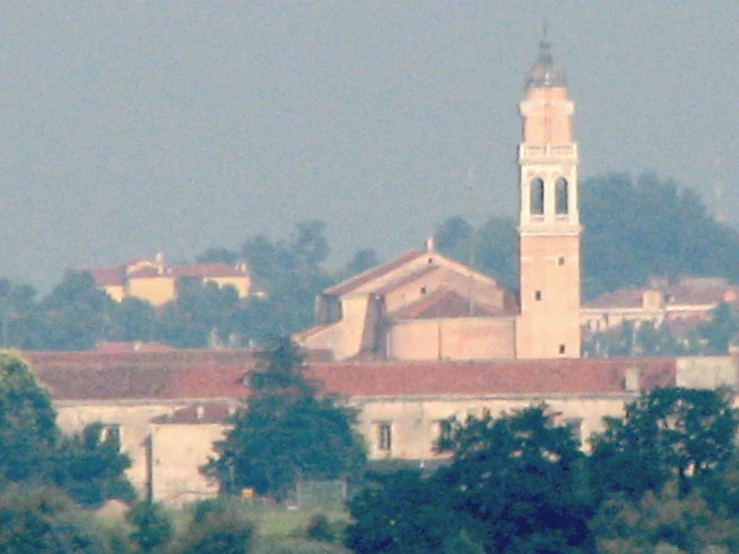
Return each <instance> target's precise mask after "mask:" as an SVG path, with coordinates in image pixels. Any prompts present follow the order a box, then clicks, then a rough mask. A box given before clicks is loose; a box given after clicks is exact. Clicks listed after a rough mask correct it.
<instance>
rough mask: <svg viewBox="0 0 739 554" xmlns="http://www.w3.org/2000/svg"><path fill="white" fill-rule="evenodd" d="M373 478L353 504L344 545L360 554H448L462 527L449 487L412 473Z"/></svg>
mask: <svg viewBox="0 0 739 554" xmlns="http://www.w3.org/2000/svg"><path fill="white" fill-rule="evenodd" d="M371 479H372V482H371V484H370V486H368V487H366V488H365V489H364V490H363V491H362V492H361V493H360V494H358V495H357V496H355V497H354V498H353V499H352V500H351V501H350V502H349V511H350V513H351V516H352V520H353V523H351V524H350V525H349V526H348V527H347V529H346V532H345V534H344V545H345V546H346V547H347V548H349V549H350V550H351V551H353V552H356V553H357V554H375V553H376V554H413V553H418V554H444V553H445V552H446V550H447V549H446V547H447V545H448V543H449V541H450V540H451V539H453V538H454V537H457V536H458V535H459V533H460V525H461V523H462V522H461V519H462V518H461V517H460V512H455V511H454V508H455V506H454V504H453V501H452V496H451V495H450V494H449V493H450V491H449V488H448V487H447V486H446V484H445V483H442V482H439V480H438V479H434V478H423V477H422V475H421V472H420V471H417V470H416V471H414V470H407V469H406V470H400V471H397V472H394V473H390V474H386V475H380V474H374V475H373V476H371Z"/></svg>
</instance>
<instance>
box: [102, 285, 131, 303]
mask: <svg viewBox="0 0 739 554" xmlns="http://www.w3.org/2000/svg"><path fill="white" fill-rule="evenodd" d="M102 289H103V291H104V292H105V293H106V294H107V295H108V296H110V297H111V298H112V299H113V300H115V301H116V302H122V301H123V298H124V297H125V294H126V292H125V289H124V288H123V285H106V286H104V287H102Z"/></svg>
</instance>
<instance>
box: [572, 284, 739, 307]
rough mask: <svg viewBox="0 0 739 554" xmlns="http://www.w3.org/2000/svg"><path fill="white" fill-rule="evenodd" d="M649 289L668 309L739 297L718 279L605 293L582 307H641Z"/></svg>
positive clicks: (731, 288)
mask: <svg viewBox="0 0 739 554" xmlns="http://www.w3.org/2000/svg"><path fill="white" fill-rule="evenodd" d="M648 290H661V291H662V292H663V293H664V295H665V298H666V300H667V305H668V306H671V305H672V306H676V305H677V306H706V305H714V304H718V303H720V302H722V301H724V300H726V301H729V302H731V301H733V300H735V299H736V298H737V296H739V295H738V294H737V292H738V290H737V287H733V286H730V285H728V284H726V283H722V282H720V280H713V279H705V280H701V279H684V280H682V281H680V282H678V283H674V284H668V285H665V286H663V287H659V288H658V289H650V287H626V288H622V289H618V290H615V291H612V292H608V293H606V294H603V295H602V296H599V297H598V298H595V299H594V300H592V301H590V302H588V303H587V304H586V305H585V308H586V309H587V308H604V309H606V308H640V307H641V306H642V297H643V295H644V293H645V292H647V291H648Z"/></svg>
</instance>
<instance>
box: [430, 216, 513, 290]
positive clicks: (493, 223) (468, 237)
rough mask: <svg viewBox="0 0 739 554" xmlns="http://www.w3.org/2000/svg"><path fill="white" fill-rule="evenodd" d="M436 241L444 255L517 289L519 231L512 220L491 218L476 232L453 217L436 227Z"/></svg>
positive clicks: (468, 224)
mask: <svg viewBox="0 0 739 554" xmlns="http://www.w3.org/2000/svg"><path fill="white" fill-rule="evenodd" d="M435 239H436V247H437V248H438V249H439V251H440V252H442V253H443V254H446V255H448V256H451V257H452V258H454V259H456V260H459V261H461V262H462V263H465V264H471V265H472V266H473V267H475V268H476V269H478V270H480V271H482V272H484V273H487V274H489V275H492V276H494V277H495V278H496V279H498V280H499V281H500V282H501V284H502V285H504V286H506V287H508V288H509V289H511V290H517V289H518V231H517V230H516V222H515V221H514V220H513V219H511V218H507V217H491V218H489V219H488V220H487V221H486V222H485V223H484V224H483V225H482V226H481V227H479V228H478V229H475V228H473V227H472V225H470V223H469V222H467V221H466V220H465V219H464V218H463V217H460V216H453V217H450V218H448V219H446V220H445V221H444V222H443V223H442V224H441V225H439V226H438V227H437V229H436V233H435Z"/></svg>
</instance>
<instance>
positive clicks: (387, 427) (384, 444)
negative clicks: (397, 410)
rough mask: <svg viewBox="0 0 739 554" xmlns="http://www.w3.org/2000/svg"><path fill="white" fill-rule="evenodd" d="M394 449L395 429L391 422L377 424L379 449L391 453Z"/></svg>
mask: <svg viewBox="0 0 739 554" xmlns="http://www.w3.org/2000/svg"><path fill="white" fill-rule="evenodd" d="M392 447H393V428H392V424H391V423H389V422H385V423H378V424H377V449H378V450H382V451H383V452H389V451H390V450H391V449H392Z"/></svg>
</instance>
